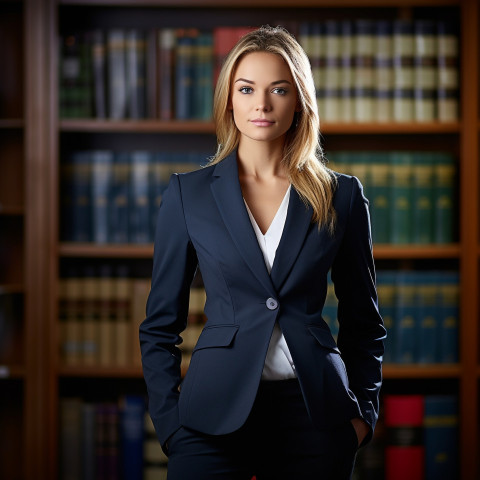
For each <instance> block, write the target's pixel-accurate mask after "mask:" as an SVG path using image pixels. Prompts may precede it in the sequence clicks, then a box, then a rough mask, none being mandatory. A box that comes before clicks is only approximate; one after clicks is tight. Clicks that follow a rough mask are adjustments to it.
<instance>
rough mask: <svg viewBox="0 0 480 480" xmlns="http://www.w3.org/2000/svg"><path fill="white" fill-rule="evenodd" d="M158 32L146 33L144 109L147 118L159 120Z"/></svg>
mask: <svg viewBox="0 0 480 480" xmlns="http://www.w3.org/2000/svg"><path fill="white" fill-rule="evenodd" d="M157 43H158V30H157V29H156V28H151V29H149V30H148V31H147V33H146V62H147V65H146V86H145V92H146V104H147V106H146V108H147V112H146V113H147V118H151V119H154V118H159V116H160V112H159V110H158V104H159V101H158V93H159V92H158V88H159V85H158V83H159V76H158V71H157V70H158V65H157V63H158V52H157V50H158V47H157Z"/></svg>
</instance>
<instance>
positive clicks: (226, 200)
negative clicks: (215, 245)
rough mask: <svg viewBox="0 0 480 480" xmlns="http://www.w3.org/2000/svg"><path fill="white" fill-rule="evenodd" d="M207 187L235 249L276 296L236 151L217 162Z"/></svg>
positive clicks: (272, 294)
mask: <svg viewBox="0 0 480 480" xmlns="http://www.w3.org/2000/svg"><path fill="white" fill-rule="evenodd" d="M210 188H211V191H212V194H213V196H214V198H215V201H216V203H217V207H218V210H219V211H220V215H221V216H222V219H223V222H224V223H225V226H226V227H227V229H228V231H229V233H230V235H231V237H232V240H233V242H234V244H235V246H236V247H237V249H238V251H239V252H240V254H241V255H242V257H243V259H244V260H245V262H246V263H247V265H248V266H249V268H250V270H251V271H252V272H253V274H254V275H255V276H256V277H257V278H258V280H259V281H260V282H261V284H262V285H263V286H264V287H265V288H266V289H267V291H268V292H269V294H270V295H271V296H276V294H275V289H274V287H273V284H272V281H271V279H270V275H269V274H268V270H267V267H266V265H265V259H264V258H263V254H262V251H261V250H260V246H259V245H258V241H257V237H256V235H255V232H254V230H253V227H252V224H251V222H250V218H249V216H248V212H247V209H246V207H245V203H244V200H243V195H242V189H241V187H240V181H239V179H238V166H237V157H236V153H232V154H231V155H229V156H228V157H227V158H225V159H224V160H222V161H221V162H220V163H218V164H217V165H216V167H215V170H214V172H213V179H212V184H211V185H210Z"/></svg>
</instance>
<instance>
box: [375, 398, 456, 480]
mask: <svg viewBox="0 0 480 480" xmlns="http://www.w3.org/2000/svg"><path fill="white" fill-rule="evenodd" d="M383 409H384V431H385V437H386V438H385V441H384V467H385V477H384V478H385V480H405V479H406V478H408V479H409V480H455V479H458V478H460V476H459V475H460V473H459V458H458V454H459V447H458V436H459V435H458V399H457V397H456V396H454V395H385V397H384V399H383ZM381 440H382V439H381V438H379V441H381Z"/></svg>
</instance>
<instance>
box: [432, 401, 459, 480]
mask: <svg viewBox="0 0 480 480" xmlns="http://www.w3.org/2000/svg"><path fill="white" fill-rule="evenodd" d="M424 405H425V417H424V435H425V437H424V438H425V480H455V479H457V478H460V476H459V474H460V473H459V462H458V401H457V398H456V397H455V396H453V395H427V396H425V403H424Z"/></svg>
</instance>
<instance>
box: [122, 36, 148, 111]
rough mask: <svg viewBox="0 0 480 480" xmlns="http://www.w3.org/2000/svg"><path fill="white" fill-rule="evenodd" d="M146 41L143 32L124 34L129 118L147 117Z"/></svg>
mask: <svg viewBox="0 0 480 480" xmlns="http://www.w3.org/2000/svg"><path fill="white" fill-rule="evenodd" d="M146 49H147V40H146V36H145V34H144V32H141V31H140V30H137V29H133V30H128V31H127V32H126V34H125V54H126V55H125V63H126V65H125V68H126V75H127V113H128V116H129V117H130V118H133V119H137V120H138V119H140V118H146V116H147V105H146V85H147V59H146V56H147V50H146Z"/></svg>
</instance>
